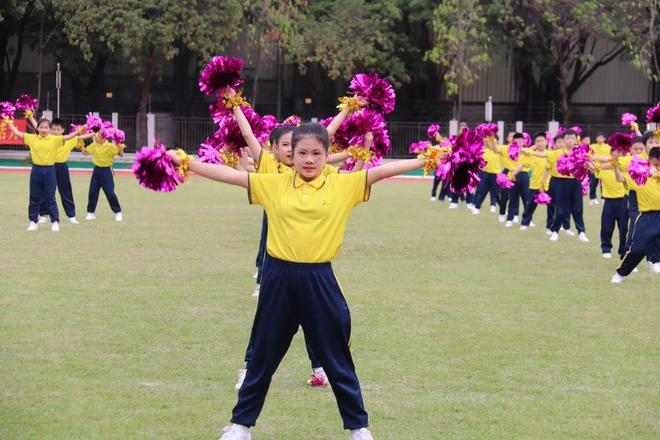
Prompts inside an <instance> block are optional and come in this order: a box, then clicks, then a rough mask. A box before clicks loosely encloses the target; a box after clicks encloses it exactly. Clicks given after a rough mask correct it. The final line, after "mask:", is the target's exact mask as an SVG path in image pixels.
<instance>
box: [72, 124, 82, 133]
mask: <svg viewBox="0 0 660 440" xmlns="http://www.w3.org/2000/svg"><path fill="white" fill-rule="evenodd" d="M84 127H85V126H84V125H76V124H71V133H75V132H77V131H79V130H80V129H84Z"/></svg>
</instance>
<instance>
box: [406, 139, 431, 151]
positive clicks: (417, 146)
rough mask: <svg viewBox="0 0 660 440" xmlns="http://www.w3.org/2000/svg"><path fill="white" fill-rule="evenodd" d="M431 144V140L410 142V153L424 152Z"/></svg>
mask: <svg viewBox="0 0 660 440" xmlns="http://www.w3.org/2000/svg"><path fill="white" fill-rule="evenodd" d="M430 146H431V142H429V141H419V142H414V143H412V144H410V148H409V149H408V153H410V154H419V153H423V152H424V151H426V149H427V148H428V147H430Z"/></svg>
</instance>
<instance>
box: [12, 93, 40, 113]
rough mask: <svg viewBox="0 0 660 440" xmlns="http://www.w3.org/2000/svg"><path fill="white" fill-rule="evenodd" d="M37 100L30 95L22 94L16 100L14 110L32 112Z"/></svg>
mask: <svg viewBox="0 0 660 440" xmlns="http://www.w3.org/2000/svg"><path fill="white" fill-rule="evenodd" d="M37 105H38V101H37V100H36V99H34V98H32V97H31V96H30V95H22V96H21V97H20V98H18V99H17V100H16V110H18V111H30V112H34V111H35V110H36V109H37Z"/></svg>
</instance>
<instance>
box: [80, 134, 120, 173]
mask: <svg viewBox="0 0 660 440" xmlns="http://www.w3.org/2000/svg"><path fill="white" fill-rule="evenodd" d="M85 149H86V150H87V152H88V153H90V154H92V162H93V163H94V165H96V166H97V167H111V166H112V159H113V158H114V157H115V156H116V155H118V154H119V148H117V146H116V145H115V144H113V143H112V142H108V141H107V140H106V141H104V142H103V143H102V144H100V143H98V142H96V141H95V142H92V143H91V144H89V146H88V147H87V148H85Z"/></svg>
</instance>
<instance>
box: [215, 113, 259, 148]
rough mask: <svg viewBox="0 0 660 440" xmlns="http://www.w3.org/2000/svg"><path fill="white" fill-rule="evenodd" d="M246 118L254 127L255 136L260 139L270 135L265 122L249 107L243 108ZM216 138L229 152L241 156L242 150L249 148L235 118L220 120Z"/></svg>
mask: <svg viewBox="0 0 660 440" xmlns="http://www.w3.org/2000/svg"><path fill="white" fill-rule="evenodd" d="M241 109H242V110H243V113H244V114H245V117H246V118H247V120H248V122H249V123H250V127H252V132H253V133H254V135H255V136H256V137H257V139H259V138H263V136H264V134H266V136H267V135H268V134H269V132H267V131H266V130H265V128H264V124H263V121H262V120H261V118H260V117H259V115H258V114H257V112H255V111H254V110H252V109H251V108H249V107H241ZM214 136H215V137H216V138H217V140H218V143H219V144H222V145H223V146H224V147H225V148H227V149H228V150H229V151H232V152H235V153H237V154H238V155H239V156H240V155H241V148H244V147H247V143H246V142H245V138H243V135H242V134H241V129H240V128H239V127H238V122H236V120H235V119H234V118H233V117H226V118H222V119H221V120H220V123H219V124H218V130H217V131H216V132H215V134H214Z"/></svg>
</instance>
